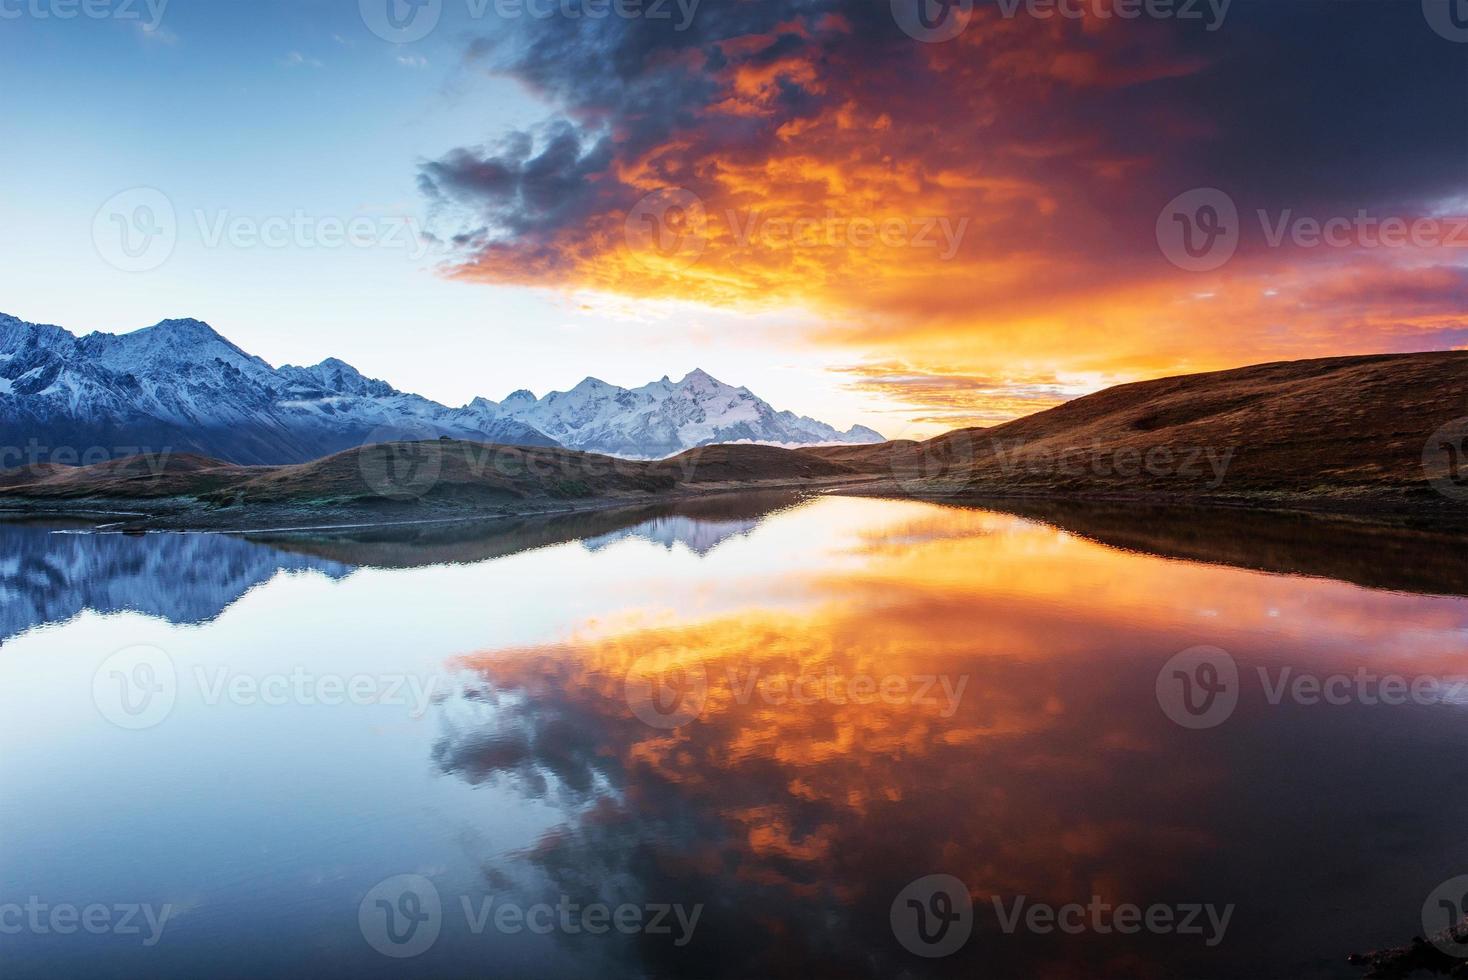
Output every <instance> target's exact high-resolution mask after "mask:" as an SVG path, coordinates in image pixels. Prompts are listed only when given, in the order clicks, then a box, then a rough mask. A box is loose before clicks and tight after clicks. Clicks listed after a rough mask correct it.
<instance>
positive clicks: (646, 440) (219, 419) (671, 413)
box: [0, 314, 882, 469]
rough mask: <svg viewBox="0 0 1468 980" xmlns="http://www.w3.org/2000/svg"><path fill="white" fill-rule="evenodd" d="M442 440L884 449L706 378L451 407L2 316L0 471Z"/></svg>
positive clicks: (183, 333) (353, 374) (238, 459)
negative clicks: (1, 455)
mask: <svg viewBox="0 0 1468 980" xmlns="http://www.w3.org/2000/svg"><path fill="white" fill-rule="evenodd" d="M440 436H443V437H448V438H453V439H464V440H471V441H476V442H492V443H501V444H506V445H518V446H544V447H557V446H560V447H565V448H570V449H579V450H584V451H588V452H601V453H608V454H612V455H619V456H630V457H638V458H648V459H655V458H660V457H663V456H669V455H672V454H675V453H678V452H682V451H684V450H687V449H691V448H694V447H696V446H702V445H708V444H711V443H721V442H757V443H770V444H777V445H786V446H803V445H822V444H826V445H829V444H842V443H844V444H865V443H876V442H881V441H882V437H881V436H880V435H879V434H878V433H876V432H874V431H872V430H871V429H868V428H865V427H864V426H855V427H853V428H851V429H849V430H847V431H845V432H841V431H838V430H837V429H835V428H833V427H832V426H829V425H826V424H825V423H823V422H818V421H816V420H815V419H811V418H806V417H804V416H798V415H795V414H794V413H792V412H781V411H776V410H775V409H774V408H773V407H771V406H770V404H769V403H768V402H765V401H764V400H763V399H761V398H759V397H757V396H756V395H754V394H753V393H752V392H751V391H749V389H747V388H735V387H733V386H730V385H727V384H724V383H723V382H721V381H718V380H717V379H715V378H713V377H711V376H710V375H709V374H707V373H706V372H704V371H702V370H697V371H694V372H692V373H691V374H689V375H688V376H687V377H685V378H683V379H682V380H681V381H678V382H674V381H672V380H671V379H669V378H667V377H664V378H663V379H662V380H660V381H655V382H653V383H651V384H648V385H644V386H643V387H641V388H635V389H628V388H620V387H617V386H616V385H611V384H607V383H606V382H604V381H600V380H597V379H596V378H587V379H586V380H584V381H582V382H581V383H580V384H578V385H577V386H576V387H575V388H572V389H571V390H570V391H565V392H552V393H550V394H548V395H546V396H544V397H542V398H538V397H536V396H535V395H534V394H533V393H531V392H529V391H517V392H515V393H514V394H512V395H510V396H509V397H508V398H506V399H505V400H504V401H503V402H501V403H496V402H493V401H490V400H488V399H485V398H476V399H474V400H473V401H472V402H470V403H469V404H468V405H465V406H463V407H461V408H451V407H449V406H446V405H441V404H439V403H438V402H435V401H431V400H429V399H427V398H424V397H422V396H421V395H415V394H409V393H407V392H402V391H399V390H397V389H396V388H394V387H393V386H392V385H390V384H388V383H387V382H385V381H379V380H376V379H373V378H368V377H365V376H363V375H362V374H361V373H360V372H359V371H357V370H356V369H355V368H353V367H352V366H351V365H350V364H347V363H345V362H344V361H340V360H338V359H336V358H328V359H327V360H325V361H322V362H321V363H320V364H317V365H315V366H313V367H294V366H291V365H286V366H283V367H279V368H276V367H272V366H271V365H270V364H268V363H267V362H266V361H264V360H263V359H261V358H259V357H256V356H254V355H252V354H249V353H247V352H246V351H244V350H242V349H240V348H239V347H237V346H235V345H234V344H232V343H230V342H229V341H228V340H226V339H225V338H224V337H222V336H221V335H220V334H219V333H218V332H216V331H215V330H214V329H213V328H212V327H210V326H209V325H208V324H206V323H203V322H201V321H199V320H187V319H186V320H164V321H163V322H161V323H159V324H157V325H155V326H152V327H147V328H145V329H142V330H138V331H135V332H132V333H127V334H105V333H92V334H88V335H86V336H82V337H78V336H75V335H73V334H71V333H70V332H68V331H66V330H64V329H63V328H61V327H57V326H50V325H45V324H36V323H27V322H25V321H23V320H19V319H16V318H15V317H12V316H7V315H4V314H0V447H5V452H6V453H7V454H8V456H9V457H10V458H8V459H0V469H3V468H5V467H7V466H14V465H17V464H19V463H42V462H50V461H57V462H79V461H80V462H97V461H100V460H101V459H104V458H117V457H122V456H128V455H132V454H134V453H138V452H155V453H156V452H161V451H164V450H167V451H169V452H184V453H199V454H202V455H206V456H211V457H214V458H217V459H223V460H228V461H230V462H234V463H240V464H283V463H299V462H305V461H307V460H311V459H316V458H319V457H321V456H325V455H328V454H330V453H335V452H340V451H342V450H344V449H349V448H351V447H354V446H360V445H362V444H364V443H367V442H377V441H386V440H400V439H424V438H434V437H440ZM17 454H18V455H17ZM64 457H74V458H64Z"/></svg>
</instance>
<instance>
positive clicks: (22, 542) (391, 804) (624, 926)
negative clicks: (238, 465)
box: [0, 498, 1468, 978]
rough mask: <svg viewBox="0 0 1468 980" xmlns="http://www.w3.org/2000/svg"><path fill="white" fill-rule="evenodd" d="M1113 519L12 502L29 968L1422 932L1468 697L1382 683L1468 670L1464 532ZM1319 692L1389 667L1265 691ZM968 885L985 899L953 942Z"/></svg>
mask: <svg viewBox="0 0 1468 980" xmlns="http://www.w3.org/2000/svg"><path fill="white" fill-rule="evenodd" d="M1246 521H1247V522H1248V523H1244V522H1246ZM1082 523H1083V524H1084V526H1083V527H1081V528H1080V529H1081V530H1083V531H1086V532H1087V533H1086V534H1080V533H1075V531H1074V530H1065V529H1063V528H1065V527H1072V528H1075V527H1076V526H1077V525H1076V523H1075V522H1074V521H1072V522H1071V523H1070V524H1067V523H1066V522H1064V521H1062V522H1060V523H1059V526H1056V525H1053V524H1046V523H1041V522H1040V521H1037V520H1033V519H1030V518H1026V517H1019V516H1014V515H1011V514H1006V513H999V512H993V511H983V510H966V509H957V508H947V507H940V506H937V505H932V504H923V503H914V502H904V501H880V500H855V499H840V498H822V499H816V500H811V501H803V502H792V501H788V500H779V499H771V500H757V501H746V502H741V503H736V504H716V503H714V504H704V505H700V506H699V507H698V508H696V509H694V510H692V511H687V510H685V511H682V512H663V511H646V512H637V513H631V514H621V515H592V516H583V517H579V518H576V519H574V520H571V521H560V522H556V521H544V522H538V523H537V522H524V523H521V524H515V525H496V526H494V527H492V528H491V527H488V526H479V527H475V528H463V527H461V528H440V529H417V530H413V531H407V532H403V531H392V532H387V531H384V532H372V533H370V534H365V535H364V534H358V535H353V536H343V535H338V536H322V535H317V536H309V537H308V536H277V537H275V538H273V539H272V540H268V541H266V540H246V539H243V538H234V537H224V536H212V535H150V536H147V537H142V538H138V537H123V536H119V535H97V534H85V533H74V532H75V531H76V530H78V529H77V528H74V527H73V528H64V527H59V526H55V525H46V524H11V525H0V637H3V640H0V727H3V739H4V744H5V750H4V752H3V753H0V964H3V967H0V975H3V976H5V977H6V978H12V977H51V976H78V977H81V976H98V977H108V976H117V977H142V976H151V977H201V976H219V977H228V976H239V977H246V976H250V977H254V976H265V975H281V976H311V977H318V978H319V977H366V976H389V975H391V976H424V977H456V976H463V977H547V978H550V977H573V978H574V977H673V976H688V977H757V976H768V977H801V978H809V977H812V976H820V977H846V976H849V977H897V976H915V977H920V976H964V977H976V978H983V977H998V978H1008V977H1076V978H1083V977H1084V978H1094V977H1110V976H1117V977H1215V976H1216V977H1234V976H1250V977H1317V976H1318V977H1335V976H1340V977H1351V976H1359V975H1360V973H1359V971H1357V970H1356V969H1354V968H1352V967H1350V966H1348V965H1347V964H1346V962H1345V957H1346V955H1347V954H1348V953H1350V952H1352V951H1358V950H1364V949H1368V948H1372V947H1378V946H1385V945H1398V944H1402V943H1405V942H1407V941H1408V940H1410V938H1411V937H1412V936H1413V935H1414V934H1418V933H1421V932H1422V931H1423V925H1422V921H1421V916H1422V909H1423V903H1424V901H1425V900H1426V899H1427V898H1428V896H1429V894H1430V893H1431V892H1432V890H1433V889H1434V888H1435V887H1436V886H1438V885H1439V884H1440V883H1441V882H1443V881H1445V880H1447V879H1450V878H1452V877H1454V876H1456V875H1459V874H1464V873H1468V835H1465V834H1464V832H1463V827H1464V818H1465V816H1468V778H1465V777H1468V753H1465V751H1464V750H1465V745H1468V707H1465V706H1464V703H1463V702H1464V701H1468V697H1464V696H1462V695H1461V693H1457V692H1453V691H1451V690H1448V689H1446V688H1444V689H1442V691H1441V696H1436V697H1425V698H1419V699H1417V701H1418V702H1419V703H1408V704H1395V705H1388V704H1382V703H1370V702H1371V700H1372V699H1370V698H1369V697H1363V696H1361V695H1360V694H1359V693H1358V691H1359V688H1358V684H1357V678H1358V677H1361V676H1365V677H1367V678H1368V680H1367V682H1366V683H1367V684H1368V685H1369V684H1370V683H1371V682H1370V680H1369V678H1371V677H1382V676H1388V675H1390V676H1399V677H1401V678H1404V679H1406V680H1412V679H1416V678H1428V679H1433V678H1454V677H1458V676H1462V675H1468V657H1465V653H1464V651H1465V641H1468V601H1465V599H1463V598H1462V597H1461V596H1460V595H1459V594H1457V593H1461V592H1465V591H1468V589H1462V588H1461V587H1460V580H1459V579H1458V578H1457V576H1458V575H1459V574H1460V573H1461V571H1462V568H1461V566H1460V565H1459V564H1457V562H1458V559H1456V557H1454V556H1449V557H1448V558H1447V559H1446V560H1447V561H1448V562H1449V566H1448V567H1446V568H1439V567H1438V566H1439V564H1441V563H1442V562H1443V561H1444V552H1443V551H1442V550H1441V549H1440V548H1438V547H1436V546H1432V545H1431V544H1430V543H1429V544H1427V545H1423V543H1422V542H1419V541H1414V540H1413V539H1410V538H1409V539H1406V540H1405V541H1404V540H1400V539H1396V538H1392V539H1389V540H1382V541H1380V542H1366V541H1364V540H1363V539H1362V538H1360V537H1359V536H1358V535H1357V534H1356V533H1355V532H1344V533H1342V532H1338V531H1330V530H1328V529H1322V528H1317V527H1313V526H1309V525H1301V524H1298V523H1296V524H1292V525H1288V524H1287V525H1282V526H1269V527H1265V526H1262V525H1259V524H1258V521H1257V519H1255V518H1248V519H1246V518H1243V517H1240V518H1238V519H1237V521H1235V520H1234V519H1232V518H1224V519H1221V520H1220V521H1219V522H1218V523H1217V524H1216V525H1207V524H1206V523H1199V522H1192V523H1189V522H1187V521H1183V522H1182V524H1183V525H1184V526H1182V528H1181V529H1180V530H1178V531H1177V532H1176V533H1174V534H1172V535H1171V536H1170V537H1169V536H1168V535H1167V534H1163V533H1162V532H1161V531H1160V530H1159V527H1160V525H1158V524H1156V523H1147V522H1141V524H1140V525H1139V526H1135V527H1128V526H1125V524H1124V523H1118V522H1117V520H1116V519H1114V518H1107V517H1104V515H1103V516H1097V515H1094V514H1092V515H1086V516H1085V521H1084V522H1082ZM1333 535H1334V537H1332V536H1333ZM1209 541H1216V542H1218V543H1219V547H1218V548H1213V549H1211V550H1210V548H1209V547H1208V542H1209ZM1102 542H1107V543H1102ZM1256 545H1257V546H1256ZM1414 548H1417V549H1418V551H1420V554H1414V551H1413V549H1414ZM1202 557H1213V558H1215V559H1217V561H1222V562H1228V563H1226V564H1224V563H1217V562H1214V563H1209V562H1204V561H1200V560H1191V559H1196V558H1202ZM1198 646H1206V647H1212V648H1217V649H1216V651H1205V652H1203V653H1201V654H1194V655H1192V656H1193V657H1194V659H1192V660H1188V659H1186V658H1185V659H1184V660H1183V661H1180V662H1178V661H1172V658H1174V656H1175V655H1177V654H1178V653H1179V652H1181V651H1185V650H1189V649H1191V648H1194V647H1198ZM1220 655H1224V657H1225V659H1219V657H1220ZM1198 657H1206V658H1213V659H1211V660H1210V663H1211V664H1214V665H1218V664H1223V665H1225V671H1224V675H1223V676H1222V677H1221V678H1220V676H1219V675H1218V674H1217V673H1216V672H1214V673H1208V672H1206V671H1204V672H1199V670H1198V664H1199V663H1200V662H1201V661H1199V660H1197V658H1198ZM1230 663H1231V664H1232V665H1234V666H1235V667H1236V669H1237V671H1238V679H1237V681H1235V682H1233V683H1232V684H1229V683H1228V682H1229V677H1228V676H1227V670H1226V666H1227V664H1230ZM1179 664H1181V666H1180V667H1179ZM1180 669H1181V670H1182V671H1183V673H1184V674H1185V675H1186V676H1187V677H1188V678H1190V682H1192V683H1194V684H1195V687H1194V689H1192V690H1190V691H1188V692H1183V691H1182V690H1181V686H1182V683H1183V681H1182V679H1181V677H1178V675H1177V671H1178V670H1180ZM1261 671H1262V676H1261ZM1285 671H1288V672H1289V673H1285ZM1358 672H1361V673H1358ZM1159 675H1160V676H1161V678H1162V679H1161V681H1159ZM1301 675H1306V676H1308V677H1314V678H1319V679H1322V680H1325V679H1328V678H1330V677H1332V676H1335V675H1346V676H1348V677H1349V678H1351V687H1350V691H1349V694H1348V696H1347V697H1345V698H1343V699H1341V698H1338V699H1336V700H1340V701H1341V702H1342V703H1333V704H1326V703H1309V701H1310V698H1308V697H1299V696H1295V695H1293V694H1290V693H1285V694H1284V695H1283V696H1282V697H1277V698H1274V700H1276V701H1278V703H1272V700H1271V691H1272V685H1276V684H1277V683H1278V682H1279V681H1280V680H1281V679H1282V678H1283V679H1286V680H1288V679H1289V678H1294V677H1299V676H1301ZM1174 678H1177V679H1176V680H1174ZM1215 687H1219V688H1220V690H1219V691H1214V693H1213V694H1212V695H1209V693H1208V692H1209V691H1210V690H1211V689H1212V688H1215ZM1337 690H1338V691H1340V690H1344V689H1343V688H1337ZM1371 690H1372V689H1371V688H1370V687H1369V686H1368V688H1367V693H1368V695H1369V694H1370V693H1371ZM1183 697H1191V698H1193V700H1192V701H1191V702H1190V704H1191V707H1192V708H1193V709H1194V710H1193V711H1192V712H1189V711H1188V710H1187V706H1186V705H1184V706H1183V707H1182V708H1179V705H1182V703H1183V702H1182V701H1181V700H1180V699H1181V698H1183ZM1208 697H1211V698H1212V700H1211V701H1209V700H1207V698H1208ZM1234 700H1236V703H1232V702H1233V701H1234ZM1205 704H1206V705H1207V707H1206V708H1205V707H1203V706H1204V705H1205ZM1180 712H1181V713H1180ZM1172 716H1177V717H1180V718H1182V719H1183V721H1184V723H1183V724H1180V723H1179V722H1178V721H1175V720H1174V718H1173V717H1172ZM1190 725H1196V726H1199V727H1189V726H1190ZM929 875H945V876H950V878H945V879H942V881H944V882H950V881H957V882H958V883H960V885H961V886H962V887H963V888H964V889H965V890H966V894H967V897H968V900H969V901H970V902H971V903H972V913H971V914H970V915H969V916H967V917H965V918H963V919H962V920H961V921H960V920H954V921H953V922H952V923H950V924H949V926H950V928H949V930H948V932H947V933H946V934H945V935H944V937H943V939H942V940H935V942H938V943H941V942H944V941H948V939H949V937H956V938H957V939H958V940H960V941H961V940H963V938H964V935H966V936H967V939H966V941H961V942H960V943H959V944H958V948H957V949H956V951H955V952H953V953H952V954H951V955H948V956H944V957H936V958H933V957H927V956H920V955H916V952H929V953H931V952H936V951H938V950H937V947H936V946H925V945H924V942H925V940H924V939H923V938H922V937H921V936H919V935H918V932H917V923H916V921H915V918H916V916H917V914H918V913H917V911H916V908H919V907H920V908H924V909H925V911H926V913H927V914H929V915H931V916H933V917H934V918H933V919H932V920H931V921H929V922H928V923H927V929H928V933H927V936H928V938H929V939H932V938H933V937H934V936H936V935H937V931H936V929H937V926H938V925H942V921H941V919H942V917H944V916H945V915H946V913H947V912H948V910H949V909H950V908H953V907H954V906H953V905H951V904H947V903H946V900H938V899H935V898H934V896H933V894H932V893H931V887H933V886H932V884H931V883H932V882H933V881H934V879H928V882H929V884H926V885H925V884H923V883H922V882H919V883H918V885H916V886H913V883H914V882H915V881H919V879H924V878H925V877H926V876H929ZM910 886H913V887H916V888H917V889H918V890H917V891H916V892H913V891H911V890H908V891H905V890H906V889H910ZM925 888H927V889H929V890H928V891H924V890H923V889H925ZM914 894H916V895H919V899H918V900H917V906H916V907H910V906H908V905H907V904H906V897H911V896H912V895H914ZM900 896H903V897H901V898H900ZM960 902H961V898H960ZM996 902H997V906H996ZM1016 903H1021V904H1020V905H1019V906H1018V907H1031V906H1034V905H1036V904H1039V905H1043V906H1052V907H1056V908H1059V907H1062V906H1065V905H1067V904H1069V903H1077V904H1079V905H1081V906H1087V907H1089V906H1091V905H1096V904H1100V905H1105V906H1108V907H1114V906H1117V905H1120V904H1123V903H1133V904H1135V905H1137V906H1138V907H1140V908H1147V907H1149V906H1154V905H1160V906H1166V907H1167V908H1170V909H1173V910H1175V912H1174V914H1175V915H1177V916H1178V917H1181V916H1182V915H1185V914H1187V912H1186V909H1187V907H1188V906H1191V905H1199V906H1203V905H1209V906H1211V907H1213V909H1214V910H1215V911H1216V912H1221V911H1223V910H1224V909H1228V910H1229V911H1228V913H1227V914H1228V919H1227V924H1226V926H1225V927H1223V928H1222V929H1219V928H1217V927H1215V926H1213V925H1210V924H1208V920H1207V918H1206V916H1203V915H1202V914H1201V913H1200V915H1199V919H1198V922H1199V923H1200V925H1201V932H1200V933H1197V932H1191V931H1189V932H1186V933H1182V934H1180V932H1179V930H1177V929H1164V928H1157V929H1151V930H1149V929H1145V928H1144V929H1141V930H1140V931H1133V932H1120V931H1118V930H1117V929H1104V927H1105V926H1106V925H1107V924H1108V923H1107V922H1104V921H1103V922H1102V923H1101V927H1097V926H1096V925H1095V924H1094V922H1093V919H1092V918H1091V913H1089V912H1088V913H1087V917H1086V918H1085V922H1084V927H1083V928H1081V929H1078V930H1072V931H1068V932H1062V931H1060V930H1058V929H1049V930H1047V929H1045V928H1044V927H1043V922H1041V925H1040V927H1038V928H1033V927H1031V926H1029V925H1027V924H1026V923H1025V921H1023V920H1022V921H1020V922H1019V924H1018V925H1012V924H1011V925H1008V926H1007V925H1006V918H1007V916H1009V914H1010V912H1011V910H1013V909H1014V908H1016V907H1017V905H1016ZM40 905H44V906H45V909H44V910H40V911H38V910H37V907H38V906H40ZM58 908H60V909H63V911H62V912H61V913H60V917H59V918H58V917H57V916H55V915H54V914H53V913H55V912H56V911H57V909H58ZM65 908H70V909H72V910H73V911H74V912H75V917H74V918H71V919H68V918H67V913H66V912H65V911H64V909H65ZM89 908H90V909H91V912H90V913H88V912H87V910H88V909H89ZM129 910H132V911H131V913H130V914H131V920H130V921H124V920H125V919H126V918H127V916H128V915H129ZM165 910H166V917H164V918H163V921H161V923H157V924H156V925H155V924H154V923H152V922H150V921H149V919H148V915H149V913H150V912H151V914H152V915H153V916H154V918H155V919H156V918H158V917H159V916H161V915H163V913H164V911H165ZM597 910H600V911H597ZM85 914H90V915H91V916H92V917H93V918H92V920H91V922H92V925H93V926H95V928H94V929H88V928H85V927H83V926H82V925H81V924H80V917H81V916H83V915H85ZM954 914H958V915H961V914H962V913H961V910H960V911H959V912H957V913H954ZM614 916H615V918H613V917H614ZM1072 921H1076V920H1072ZM894 923H895V927H894ZM68 925H69V926H70V928H67V927H68ZM129 928H131V929H133V930H135V931H129ZM955 930H956V931H955ZM960 933H963V934H964V935H960ZM950 945H951V944H950ZM914 947H916V950H914Z"/></svg>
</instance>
